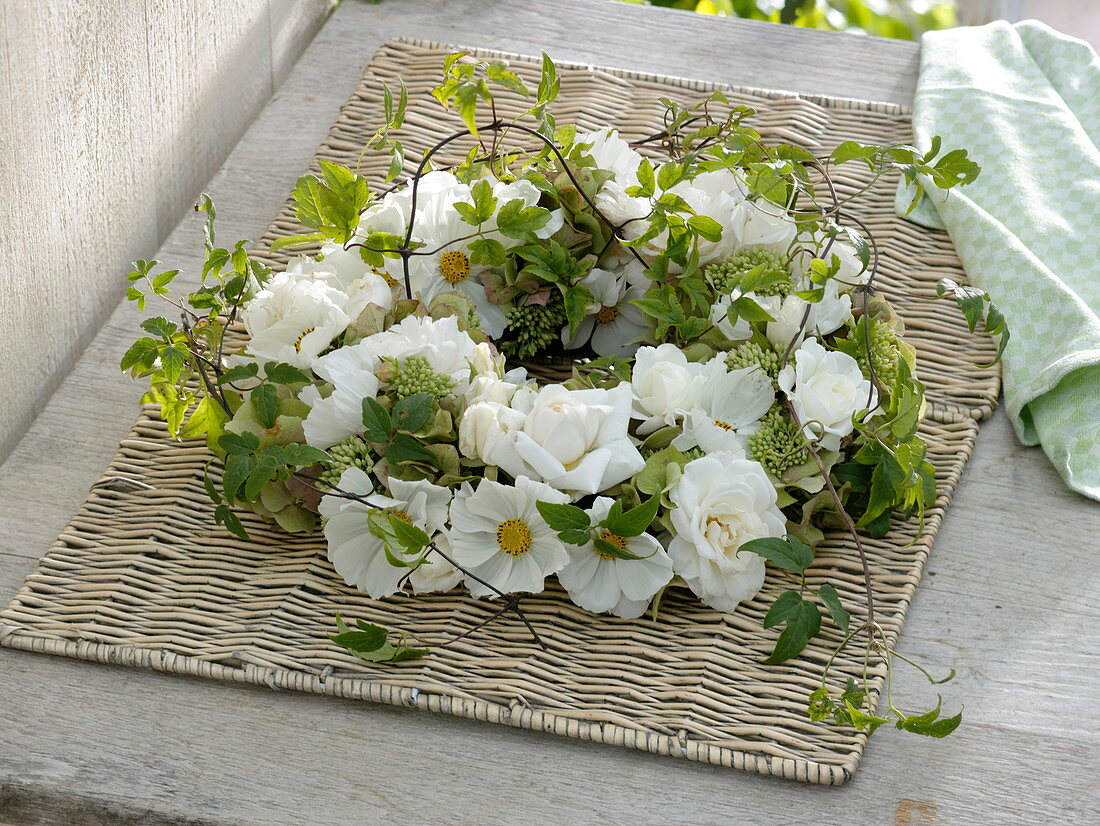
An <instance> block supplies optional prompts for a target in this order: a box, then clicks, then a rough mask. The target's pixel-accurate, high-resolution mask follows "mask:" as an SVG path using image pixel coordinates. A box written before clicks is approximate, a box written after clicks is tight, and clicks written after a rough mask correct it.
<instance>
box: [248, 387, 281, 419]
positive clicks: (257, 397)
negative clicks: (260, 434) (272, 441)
mask: <svg viewBox="0 0 1100 826" xmlns="http://www.w3.org/2000/svg"><path fill="white" fill-rule="evenodd" d="M249 399H250V400H251V401H252V406H253V407H254V408H255V409H256V415H257V416H258V417H259V419H260V424H262V425H263V426H264V427H267V428H271V427H274V426H275V421H276V419H278V418H279V391H278V390H276V389H275V385H273V384H261V385H260V386H259V387H257V388H255V389H254V390H253V391H252V395H251V396H249Z"/></svg>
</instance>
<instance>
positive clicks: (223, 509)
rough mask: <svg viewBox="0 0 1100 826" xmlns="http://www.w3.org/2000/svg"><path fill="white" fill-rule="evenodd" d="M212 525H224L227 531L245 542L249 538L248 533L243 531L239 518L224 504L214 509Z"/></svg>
mask: <svg viewBox="0 0 1100 826" xmlns="http://www.w3.org/2000/svg"><path fill="white" fill-rule="evenodd" d="M214 524H216V525H224V526H225V529H226V530H227V531H229V532H230V533H231V534H233V535H234V536H237V537H239V538H241V539H244V540H247V539H248V538H249V537H248V531H246V530H245V528H244V525H243V524H242V523H241V520H240V518H239V517H238V516H237V514H235V513H233V509H232V508H231V507H229V505H227V504H225V503H222V504H220V505H218V506H217V507H216V508H214Z"/></svg>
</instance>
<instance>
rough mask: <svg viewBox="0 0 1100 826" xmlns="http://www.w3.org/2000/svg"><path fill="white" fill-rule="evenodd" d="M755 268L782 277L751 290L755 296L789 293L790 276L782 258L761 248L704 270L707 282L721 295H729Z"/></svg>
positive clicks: (746, 250) (750, 250)
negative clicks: (762, 268)
mask: <svg viewBox="0 0 1100 826" xmlns="http://www.w3.org/2000/svg"><path fill="white" fill-rule="evenodd" d="M757 267H764V272H765V274H768V275H771V274H772V273H777V274H779V275H782V276H783V277H782V278H781V279H779V280H777V281H774V282H773V283H771V284H766V285H764V286H761V287H758V288H756V289H754V290H753V292H755V293H756V294H757V295H787V294H789V293H790V291H791V286H792V285H791V279H790V274H789V273H788V272H787V267H786V265H785V264H784V261H783V256H781V255H780V254H779V253H777V252H773V251H772V250H769V249H765V248H763V247H756V248H755V249H743V250H741V251H740V252H738V253H737V254H736V255H734V256H733V257H732V258H727V259H726V260H725V261H723V262H722V263H720V264H711V265H710V266H709V267H707V268H706V270H704V273H703V274H704V276H706V279H707V281H709V282H710V283H711V284H713V285H714V288H715V289H716V290H717V291H718V292H719V293H721V294H723V295H729V294H730V293H732V292H733V291H734V290H735V289H737V288H738V287H740V286H741V278H742V277H743V276H744V275H745V273H747V272H750V271H752V270H754V269H756V268H757Z"/></svg>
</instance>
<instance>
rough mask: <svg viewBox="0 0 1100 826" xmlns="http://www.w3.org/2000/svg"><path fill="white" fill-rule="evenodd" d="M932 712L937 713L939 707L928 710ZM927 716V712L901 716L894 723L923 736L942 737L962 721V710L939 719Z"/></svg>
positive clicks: (898, 726) (900, 727)
mask: <svg viewBox="0 0 1100 826" xmlns="http://www.w3.org/2000/svg"><path fill="white" fill-rule="evenodd" d="M932 713H935V714H937V715H938V713H939V709H938V708H937V709H936V711H935V712H929V714H932ZM927 718H928V715H927V714H922V715H920V716H916V717H903V718H902V719H901V720H898V721H897V722H896V723H895V724H894V725H895V726H896V727H897V728H899V729H903V730H905V731H911V732H913V733H914V734H923V735H924V736H925V737H937V738H942V737H946V736H947V735H949V734H950V733H951V732H953V731H954V730H955V729H957V728H958V727H959V724H960V723H961V722H962V712H961V711H960V712H959V713H958V714H956V715H955V716H954V717H944V718H943V719H939V720H937V719H934V718H933V719H931V720H929V719H927Z"/></svg>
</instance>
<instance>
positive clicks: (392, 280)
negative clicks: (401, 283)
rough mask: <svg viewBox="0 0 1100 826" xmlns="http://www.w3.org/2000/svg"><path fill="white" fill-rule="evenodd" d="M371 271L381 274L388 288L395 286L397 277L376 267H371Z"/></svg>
mask: <svg viewBox="0 0 1100 826" xmlns="http://www.w3.org/2000/svg"><path fill="white" fill-rule="evenodd" d="M371 272H373V273H374V274H375V275H380V276H382V280H383V281H385V282H386V284H387V285H388V286H389V287H390V289H393V288H394V287H396V286H397V279H396V278H394V277H393V276H392V275H390V274H389V273H388V272H386V271H385V270H380V269H378V267H372V268H371Z"/></svg>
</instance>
